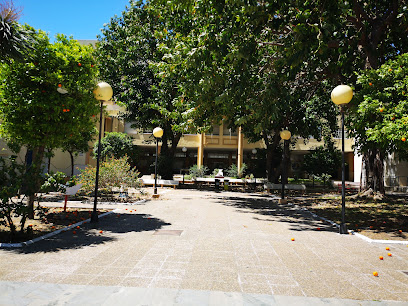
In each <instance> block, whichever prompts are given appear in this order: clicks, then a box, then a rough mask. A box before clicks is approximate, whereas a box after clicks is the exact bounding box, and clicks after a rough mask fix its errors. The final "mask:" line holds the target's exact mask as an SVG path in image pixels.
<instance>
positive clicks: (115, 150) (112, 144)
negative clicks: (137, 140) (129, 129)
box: [93, 132, 137, 160]
mask: <svg viewBox="0 0 408 306" xmlns="http://www.w3.org/2000/svg"><path fill="white" fill-rule="evenodd" d="M93 153H94V157H95V158H96V157H97V155H98V141H97V142H96V143H95V145H94V149H93ZM135 154H137V149H136V146H135V145H133V143H132V138H131V137H130V136H129V135H127V134H125V133H118V132H111V133H109V132H107V133H106V136H105V137H103V138H102V139H101V159H102V160H105V159H106V158H107V157H114V158H120V157H122V156H124V155H127V156H129V157H132V158H133V157H135V156H134V155H135Z"/></svg>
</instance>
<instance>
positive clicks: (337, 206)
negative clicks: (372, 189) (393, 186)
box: [294, 194, 408, 240]
mask: <svg viewBox="0 0 408 306" xmlns="http://www.w3.org/2000/svg"><path fill="white" fill-rule="evenodd" d="M294 202H295V203H296V204H298V205H300V206H303V207H305V208H307V209H308V210H309V211H311V212H313V213H315V214H316V215H318V216H320V217H325V218H327V219H329V220H332V221H334V222H336V223H338V224H340V221H341V196H340V195H338V194H321V195H317V194H314V195H304V196H302V197H299V198H297V199H295V200H294ZM346 223H347V228H348V229H349V230H354V231H355V232H358V233H361V234H363V235H365V236H367V237H369V238H371V239H380V240H408V203H407V197H406V196H387V197H385V198H384V199H382V200H381V201H374V200H370V199H366V200H357V199H350V198H346Z"/></svg>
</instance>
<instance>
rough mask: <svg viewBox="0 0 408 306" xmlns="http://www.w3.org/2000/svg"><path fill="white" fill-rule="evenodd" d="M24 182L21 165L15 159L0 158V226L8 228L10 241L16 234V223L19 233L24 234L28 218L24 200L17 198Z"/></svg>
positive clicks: (23, 168) (23, 170) (23, 172)
mask: <svg viewBox="0 0 408 306" xmlns="http://www.w3.org/2000/svg"><path fill="white" fill-rule="evenodd" d="M25 181H28V180H26V178H25V167H24V166H23V165H20V164H18V163H17V162H16V160H15V158H10V159H3V158H0V186H1V188H0V224H1V225H4V226H5V227H7V228H9V230H10V233H11V239H13V237H14V236H15V235H16V233H17V225H16V221H17V220H20V232H24V225H25V222H26V220H27V216H28V208H27V206H26V204H25V203H23V199H24V198H21V199H20V198H19V197H17V196H18V195H19V194H20V191H21V188H22V186H23V184H24V182H25ZM26 188H30V186H26Z"/></svg>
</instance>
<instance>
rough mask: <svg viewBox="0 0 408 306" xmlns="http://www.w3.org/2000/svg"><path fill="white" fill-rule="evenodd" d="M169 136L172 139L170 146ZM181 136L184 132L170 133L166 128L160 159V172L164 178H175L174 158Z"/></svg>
mask: <svg viewBox="0 0 408 306" xmlns="http://www.w3.org/2000/svg"><path fill="white" fill-rule="evenodd" d="M168 129H169V130H170V127H168ZM169 136H170V141H171V145H170V147H169V144H168V140H169ZM181 136H182V134H179V133H177V134H170V135H168V134H167V133H166V129H165V132H164V134H163V137H162V146H161V150H160V156H159V160H158V173H159V174H160V175H161V177H162V178H163V179H166V180H171V179H173V159H174V155H175V153H176V150H177V145H178V143H179V141H180V138H181Z"/></svg>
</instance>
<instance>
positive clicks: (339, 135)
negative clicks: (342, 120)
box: [334, 129, 348, 139]
mask: <svg viewBox="0 0 408 306" xmlns="http://www.w3.org/2000/svg"><path fill="white" fill-rule="evenodd" d="M334 138H336V139H341V129H338V130H337V131H336V133H335V134H334ZM344 138H348V133H347V130H346V129H345V130H344Z"/></svg>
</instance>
